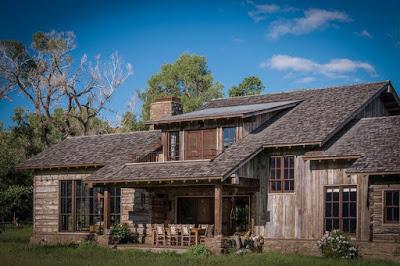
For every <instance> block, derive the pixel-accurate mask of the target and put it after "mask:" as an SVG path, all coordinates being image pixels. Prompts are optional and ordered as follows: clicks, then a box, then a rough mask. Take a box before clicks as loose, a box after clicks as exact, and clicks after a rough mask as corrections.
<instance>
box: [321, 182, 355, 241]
mask: <svg viewBox="0 0 400 266" xmlns="http://www.w3.org/2000/svg"><path fill="white" fill-rule="evenodd" d="M356 228H357V188H355V187H343V186H342V187H328V188H326V191H325V231H332V230H334V229H340V230H341V231H343V232H346V233H350V234H354V233H356Z"/></svg>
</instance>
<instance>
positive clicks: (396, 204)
mask: <svg viewBox="0 0 400 266" xmlns="http://www.w3.org/2000/svg"><path fill="white" fill-rule="evenodd" d="M399 196H400V191H398V190H386V191H385V197H384V203H385V205H384V222H385V223H390V224H399V223H400V220H399V210H400V200H399Z"/></svg>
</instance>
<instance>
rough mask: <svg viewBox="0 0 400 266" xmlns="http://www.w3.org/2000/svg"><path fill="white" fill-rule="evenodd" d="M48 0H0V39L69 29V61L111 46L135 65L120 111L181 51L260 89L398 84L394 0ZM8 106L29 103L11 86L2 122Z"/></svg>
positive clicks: (116, 103) (1, 108) (1, 105)
mask: <svg viewBox="0 0 400 266" xmlns="http://www.w3.org/2000/svg"><path fill="white" fill-rule="evenodd" d="M41 2H42V3H41ZM54 2H55V3H52V4H48V1H17V0H13V1H4V0H2V1H1V4H0V8H1V10H2V12H1V14H2V15H1V16H0V23H1V25H2V27H0V39H17V40H20V41H22V42H24V43H26V44H27V45H29V44H30V41H31V36H32V34H33V33H34V32H36V31H51V30H56V31H73V32H74V33H75V35H76V38H77V43H78V46H77V48H76V50H75V51H74V56H75V57H76V60H77V61H78V58H79V57H80V56H82V55H83V54H84V53H87V54H88V56H89V57H91V58H92V59H93V57H94V56H96V55H97V54H101V55H102V56H103V57H108V56H109V55H110V54H111V53H112V52H113V51H118V52H119V53H120V55H121V56H122V57H123V58H124V60H125V61H126V62H127V63H131V64H132V65H133V69H134V74H133V75H132V76H131V77H130V78H129V79H128V80H127V81H126V82H125V83H124V85H123V86H122V87H121V88H120V89H119V90H118V91H117V92H116V93H115V95H114V96H113V98H112V101H111V103H110V105H109V107H110V108H111V109H113V110H115V111H117V112H118V113H119V114H122V113H123V112H124V111H126V110H128V102H129V100H130V99H131V98H132V95H134V94H135V91H137V90H140V89H144V88H145V87H146V82H147V80H148V79H149V77H150V76H151V75H152V74H154V73H156V72H157V71H159V69H160V66H161V65H162V64H164V63H170V62H173V61H175V60H176V58H177V57H179V55H180V54H182V53H183V52H189V53H195V54H199V55H203V56H205V57H206V58H207V62H208V66H209V68H210V70H211V71H212V73H213V75H214V78H215V80H216V81H219V82H221V83H222V84H223V85H224V87H225V92H226V91H227V90H228V89H229V88H230V87H231V86H232V85H235V84H238V83H239V82H240V81H241V80H242V79H243V78H244V77H246V76H249V75H256V76H258V77H260V78H261V80H262V81H263V82H264V84H265V85H266V90H265V93H269V92H278V91H286V90H293V89H300V88H314V87H327V86H335V85H340V84H349V83H358V82H368V81H375V80H391V81H392V83H393V84H394V86H395V87H396V88H397V90H399V88H400V76H399V69H400V67H399V66H398V64H399V62H400V16H398V13H399V11H400V1H389V0H388V1H365V0H364V1H335V2H334V1H304V2H303V1H143V2H139V1H135V2H132V1H129V2H122V1H117V0H114V1H108V2H101V1H61V0H59V1H54ZM17 106H24V107H26V108H31V106H30V105H29V103H27V102H26V101H25V100H24V98H23V97H22V96H20V95H18V94H14V95H13V101H12V102H10V101H2V102H0V114H1V121H2V122H3V123H4V124H5V125H10V118H9V117H10V115H11V114H12V110H13V109H14V108H15V107H17ZM139 108H140V102H138V101H136V102H135V106H134V108H133V110H134V111H135V112H136V113H139ZM102 116H103V117H105V118H107V119H109V120H110V121H111V122H114V123H115V121H117V120H118V118H117V117H116V115H115V114H112V113H103V114H102Z"/></svg>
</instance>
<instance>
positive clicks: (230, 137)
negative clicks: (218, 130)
mask: <svg viewBox="0 0 400 266" xmlns="http://www.w3.org/2000/svg"><path fill="white" fill-rule="evenodd" d="M223 131H224V149H226V148H228V147H229V146H231V145H232V144H233V143H235V142H236V128H235V127H224V128H223Z"/></svg>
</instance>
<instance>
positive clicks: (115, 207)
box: [59, 180, 121, 232]
mask: <svg viewBox="0 0 400 266" xmlns="http://www.w3.org/2000/svg"><path fill="white" fill-rule="evenodd" d="M103 192H104V189H103V188H88V187H87V186H85V185H84V184H83V183H82V181H81V180H61V181H60V228H59V230H60V231H64V232H73V231H83V232H85V231H89V226H90V225H95V224H100V223H101V222H102V221H103V205H104V202H103V201H104V199H103ZM109 204H110V222H111V224H113V223H119V222H120V217H121V215H120V211H121V207H120V205H121V189H120V188H112V189H111V190H110V202H109Z"/></svg>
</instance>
